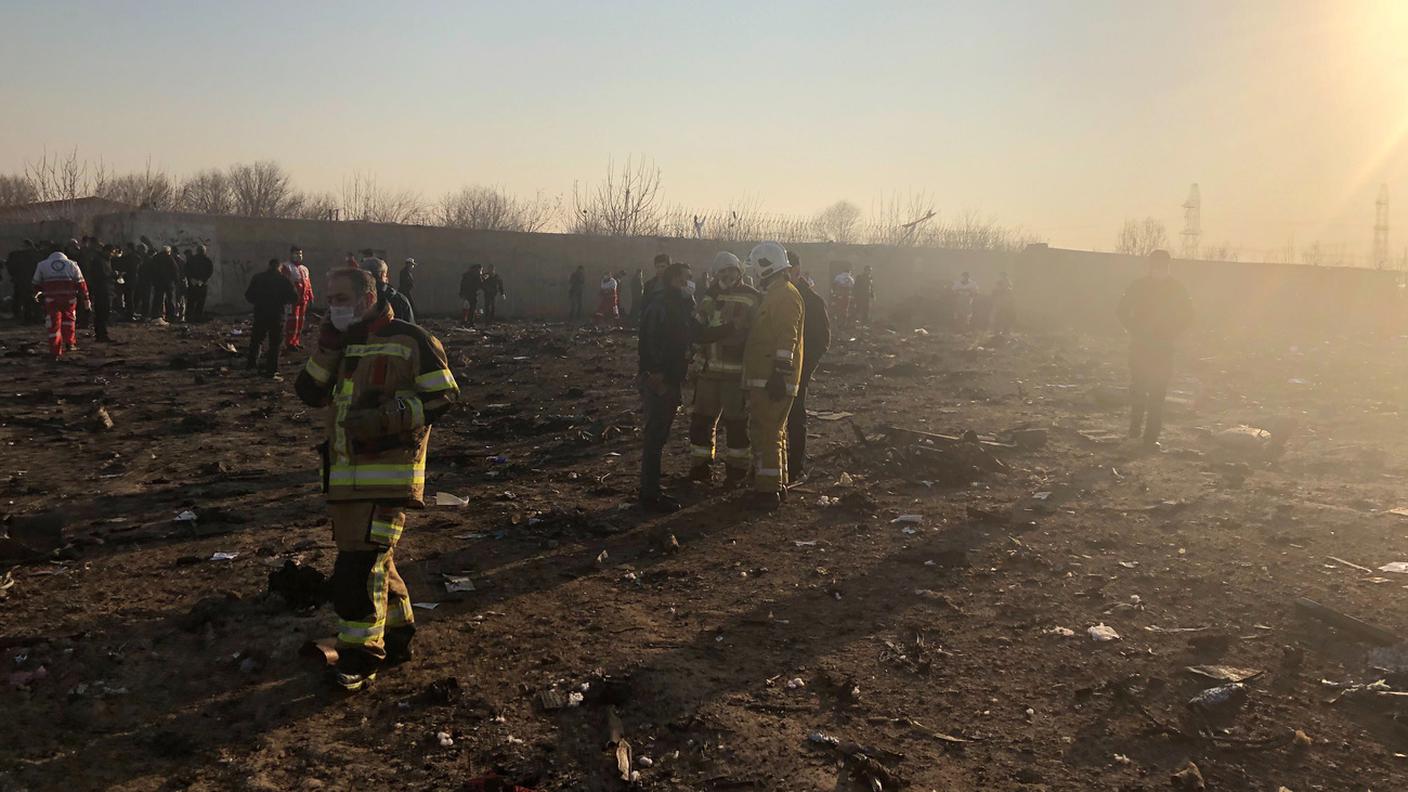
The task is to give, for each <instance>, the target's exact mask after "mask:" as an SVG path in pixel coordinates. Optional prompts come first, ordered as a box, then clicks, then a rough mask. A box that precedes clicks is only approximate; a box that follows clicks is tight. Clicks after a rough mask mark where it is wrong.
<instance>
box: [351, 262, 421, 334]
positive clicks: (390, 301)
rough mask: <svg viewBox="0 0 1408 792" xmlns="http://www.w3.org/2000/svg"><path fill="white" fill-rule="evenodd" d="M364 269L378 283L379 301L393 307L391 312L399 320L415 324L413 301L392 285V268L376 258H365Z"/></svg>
mask: <svg viewBox="0 0 1408 792" xmlns="http://www.w3.org/2000/svg"><path fill="white" fill-rule="evenodd" d="M362 269H364V270H366V271H367V272H370V273H371V274H372V280H374V281H376V289H377V299H378V300H380V301H381V302H383V303H386V304H387V305H389V306H391V311H392V313H394V314H395V315H396V318H397V319H400V320H401V321H403V322H410V323H411V324H415V323H416V311H415V309H414V308H412V307H411V301H410V300H407V299H406V295H404V294H402V293H401V292H398V291H396V289H395V287H393V286H392V285H391V268H390V267H388V266H386V262H385V261H382V260H381V259H379V258H377V257H375V256H372V257H371V258H364V259H362Z"/></svg>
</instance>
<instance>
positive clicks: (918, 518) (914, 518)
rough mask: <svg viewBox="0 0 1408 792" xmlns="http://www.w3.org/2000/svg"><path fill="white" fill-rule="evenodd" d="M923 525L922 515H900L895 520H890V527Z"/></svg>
mask: <svg viewBox="0 0 1408 792" xmlns="http://www.w3.org/2000/svg"><path fill="white" fill-rule="evenodd" d="M923 523H924V515H922V514H901V515H900V516H898V517H896V518H895V519H893V520H890V524H891V525H899V524H904V525H922V524H923Z"/></svg>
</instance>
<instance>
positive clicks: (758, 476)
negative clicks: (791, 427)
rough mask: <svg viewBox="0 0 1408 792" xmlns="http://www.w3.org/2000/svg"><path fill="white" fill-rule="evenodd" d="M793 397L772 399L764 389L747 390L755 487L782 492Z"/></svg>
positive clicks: (785, 471) (785, 474)
mask: <svg viewBox="0 0 1408 792" xmlns="http://www.w3.org/2000/svg"><path fill="white" fill-rule="evenodd" d="M791 411H792V397H791V396H785V397H783V398H781V399H773V398H772V397H771V396H769V395H768V394H767V391H764V390H752V391H750V392H749V393H748V439H749V440H750V441H751V442H752V443H753V454H754V460H755V461H754V464H755V465H756V466H757V467H756V469H755V470H754V474H753V488H754V489H756V490H757V491H758V492H781V491H782V488H783V486H784V485H785V484H786V483H787V414H788V413H790V412H791Z"/></svg>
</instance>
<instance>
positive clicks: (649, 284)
mask: <svg viewBox="0 0 1408 792" xmlns="http://www.w3.org/2000/svg"><path fill="white" fill-rule="evenodd" d="M671 263H672V262H671V261H670V256H669V254H667V253H657V254H656V255H655V262H654V266H655V274H654V275H653V276H651V278H650V280H648V281H646V282H645V285H644V286H642V287H641V300H640V312H641V314H642V315H643V314H644V313H645V309H646V307H648V306H649V305H650V300H651V298H652V297H654V296H655V295H656V293H658V292H659V291H660V289H661V287H662V286H663V285H664V283H665V281H664V275H665V270H666V268H668V267H669V266H670V264H671Z"/></svg>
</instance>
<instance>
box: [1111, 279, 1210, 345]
mask: <svg viewBox="0 0 1408 792" xmlns="http://www.w3.org/2000/svg"><path fill="white" fill-rule="evenodd" d="M1117 313H1118V315H1119V318H1120V324H1122V325H1124V329H1125V330H1127V331H1128V332H1129V336H1130V338H1131V339H1132V340H1133V342H1134V343H1135V344H1136V345H1138V346H1140V347H1146V348H1157V349H1169V348H1172V346H1173V342H1174V341H1175V340H1177V338H1178V337H1179V336H1180V335H1182V334H1183V333H1184V331H1186V330H1187V329H1188V328H1189V326H1191V325H1192V324H1193V301H1192V300H1190V299H1189V298H1188V292H1187V290H1185V289H1184V288H1183V284H1181V283H1179V282H1178V281H1176V280H1174V279H1173V278H1156V277H1154V276H1152V275H1146V276H1144V277H1142V278H1140V279H1139V280H1137V281H1135V282H1134V283H1131V284H1130V285H1129V289H1128V290H1126V291H1125V293H1124V297H1123V298H1121V299H1120V305H1119V309H1118V311H1117Z"/></svg>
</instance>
